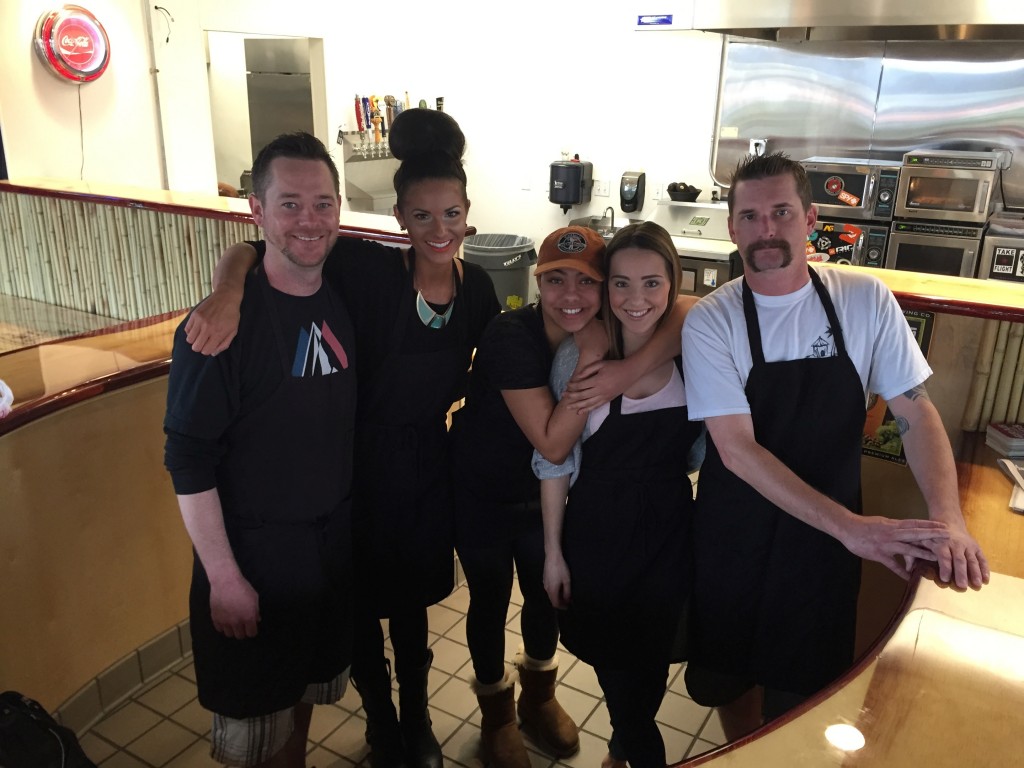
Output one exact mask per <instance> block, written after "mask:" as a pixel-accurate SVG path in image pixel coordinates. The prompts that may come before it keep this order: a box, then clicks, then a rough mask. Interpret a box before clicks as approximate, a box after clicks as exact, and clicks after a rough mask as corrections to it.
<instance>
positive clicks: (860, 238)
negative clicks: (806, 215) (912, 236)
mask: <svg viewBox="0 0 1024 768" xmlns="http://www.w3.org/2000/svg"><path fill="white" fill-rule="evenodd" d="M888 241H889V227H887V226H882V225H880V224H872V223H869V222H861V221H858V222H851V221H834V220H830V219H820V218H819V219H818V221H817V222H816V223H815V225H814V231H813V232H811V235H810V237H808V238H807V259H808V260H809V261H826V262H832V263H836V264H854V265H856V266H859V267H878V268H882V267H884V266H885V248H886V244H887V243H888Z"/></svg>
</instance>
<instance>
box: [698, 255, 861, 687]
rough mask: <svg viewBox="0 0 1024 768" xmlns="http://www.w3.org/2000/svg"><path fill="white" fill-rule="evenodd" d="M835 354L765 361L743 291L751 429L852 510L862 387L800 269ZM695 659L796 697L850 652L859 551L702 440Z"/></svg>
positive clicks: (817, 284) (831, 315) (821, 293)
mask: <svg viewBox="0 0 1024 768" xmlns="http://www.w3.org/2000/svg"><path fill="white" fill-rule="evenodd" d="M809 272H810V277H811V282H812V283H813V285H814V290H815V291H816V292H817V295H818V297H819V298H820V300H821V303H822V305H823V306H824V308H825V313H826V315H827V317H828V322H829V328H830V329H831V332H832V337H833V340H834V342H835V348H836V353H837V354H836V355H835V356H832V357H825V358H813V357H809V358H803V359H800V360H789V361H779V362H774V363H766V362H765V359H764V351H763V348H762V344H761V330H760V326H759V324H758V319H757V310H756V308H755V305H754V298H753V294H752V293H751V291H750V288H749V287H748V286H747V284H746V281H744V283H743V311H744V315H745V316H746V324H747V336H748V338H749V340H750V350H751V355H752V358H753V367H752V369H751V371H750V377H749V378H748V380H747V386H746V395H747V399H748V401H749V402H750V411H751V418H752V420H753V425H754V436H755V438H756V440H757V442H758V443H759V444H760V445H762V446H763V447H764V448H766V449H767V450H769V451H771V452H772V453H773V454H774V455H775V456H776V457H777V458H778V459H779V460H780V461H781V462H782V463H783V464H785V465H786V466H787V467H789V468H790V469H791V470H793V472H794V473H795V474H796V475H797V476H798V477H800V478H801V479H802V480H803V481H804V482H806V483H807V484H808V485H810V486H812V487H813V488H816V489H817V490H819V491H821V492H822V493H823V494H825V495H826V496H829V497H831V498H832V499H834V500H835V501H837V502H838V503H840V504H842V505H843V506H844V507H846V508H847V509H850V510H851V511H853V512H856V513H858V514H859V513H860V505H861V496H860V462H861V441H862V433H863V428H864V417H865V407H864V390H863V385H862V384H861V380H860V377H859V375H858V374H857V369H856V368H855V366H854V364H853V361H852V360H851V359H850V357H849V356H848V355H847V353H846V344H845V342H844V340H843V331H842V328H841V327H840V325H839V319H838V317H837V316H836V311H835V307H834V305H833V304H832V299H831V297H830V296H829V294H828V291H827V290H826V289H825V287H824V285H822V283H821V279H820V278H819V277H818V275H817V274H816V273H815V272H814V270H813V269H809ZM694 551H695V554H696V574H695V582H694V595H693V603H692V613H691V622H692V623H691V631H692V634H691V659H692V661H693V663H694V664H695V665H698V666H701V667H706V668H708V669H711V670H715V671H718V672H721V673H726V674H730V675H735V676H739V677H741V678H743V679H745V680H747V681H749V682H751V683H759V684H762V685H765V686H767V687H770V688H775V689H779V690H783V691H790V692H793V693H798V694H802V695H808V694H811V693H813V692H815V691H817V690H820V689H821V688H822V687H824V686H825V685H826V684H828V683H829V682H830V681H831V680H833V679H834V678H835V677H836V676H837V675H838V674H840V673H841V672H842V671H843V670H844V669H846V668H847V667H848V666H849V665H850V663H851V662H852V660H853V641H854V628H855V621H856V608H857V592H858V589H859V586H860V559H859V558H857V557H856V556H855V555H853V554H852V553H851V552H849V550H847V549H846V548H845V547H844V546H843V545H842V544H840V543H839V541H837V540H836V539H834V538H832V537H831V536H829V535H828V534H825V533H822V532H820V531H818V530H816V529H814V528H812V527H811V526H809V525H807V524H805V523H802V522H800V521H799V520H797V519H796V518H795V517H793V516H792V515H789V514H787V513H786V512H783V511H782V510H781V509H779V508H778V507H776V506H774V505H773V504H771V503H770V502H768V501H767V500H765V498H764V497H763V496H761V494H759V493H758V492H757V491H755V490H754V489H753V488H752V487H750V486H749V485H748V484H747V483H745V482H743V481H742V480H740V479H739V478H738V477H737V476H736V475H734V474H732V473H731V472H729V471H728V470H727V469H726V468H725V467H724V465H723V464H722V459H721V456H720V455H719V453H718V450H717V448H716V447H715V445H714V441H713V440H711V439H710V437H709V439H708V451H707V457H706V458H705V460H704V464H703V466H702V467H701V470H700V480H699V482H698V484H697V510H696V515H695V520H694Z"/></svg>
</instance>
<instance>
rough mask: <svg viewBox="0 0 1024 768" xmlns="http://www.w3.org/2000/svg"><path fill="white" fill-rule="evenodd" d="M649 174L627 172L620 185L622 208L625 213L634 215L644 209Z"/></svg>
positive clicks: (623, 175)
mask: <svg viewBox="0 0 1024 768" xmlns="http://www.w3.org/2000/svg"><path fill="white" fill-rule="evenodd" d="M646 186H647V174H645V173H644V172H643V171H626V172H625V173H624V174H622V183H621V184H620V185H619V200H620V203H619V204H620V206H621V207H622V210H623V211H624V212H625V213H634V212H636V211H639V210H640V209H641V208H643V207H644V188H645V187H646Z"/></svg>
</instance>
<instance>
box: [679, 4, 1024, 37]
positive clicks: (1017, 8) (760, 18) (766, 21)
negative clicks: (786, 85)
mask: <svg viewBox="0 0 1024 768" xmlns="http://www.w3.org/2000/svg"><path fill="white" fill-rule="evenodd" d="M693 28H694V29H699V30H703V31H707V32H719V33H722V34H728V35H737V36H740V37H751V38H757V39H760V40H772V41H776V42H798V41H801V40H1024V3H1022V2H1021V1H1020V0H905V1H904V2H898V1H897V0H859V2H858V1H856V0H855V2H849V1H848V0H761V1H760V2H757V3H751V2H749V0H700V1H698V2H694V4H693Z"/></svg>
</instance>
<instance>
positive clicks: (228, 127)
mask: <svg viewBox="0 0 1024 768" xmlns="http://www.w3.org/2000/svg"><path fill="white" fill-rule="evenodd" d="M207 51H208V54H209V65H210V68H209V84H210V119H211V122H212V126H211V127H212V130H213V145H214V156H215V157H216V159H217V180H218V181H223V182H226V183H228V184H231V185H232V186H234V187H238V186H240V184H241V181H240V179H241V176H242V171H244V170H246V169H247V168H252V159H253V158H252V134H251V133H250V131H249V95H248V86H247V82H246V78H245V74H246V69H245V37H244V36H243V35H239V34H233V33H231V32H210V33H209V35H208V36H207Z"/></svg>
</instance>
